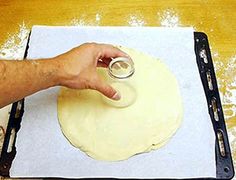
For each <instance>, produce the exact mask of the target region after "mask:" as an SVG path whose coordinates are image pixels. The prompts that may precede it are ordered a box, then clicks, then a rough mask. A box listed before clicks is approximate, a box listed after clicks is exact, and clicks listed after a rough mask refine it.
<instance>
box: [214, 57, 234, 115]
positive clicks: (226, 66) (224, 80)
mask: <svg viewBox="0 0 236 180" xmlns="http://www.w3.org/2000/svg"><path fill="white" fill-rule="evenodd" d="M213 57H216V59H218V57H219V54H218V53H216V54H215V53H213ZM214 67H215V71H216V74H220V78H218V79H217V82H218V87H219V90H223V89H224V90H225V92H221V91H220V96H221V102H222V105H223V109H224V115H225V119H226V120H227V119H230V118H233V117H236V55H235V56H233V57H232V58H230V59H229V61H228V62H227V63H223V62H222V61H219V60H216V61H214Z"/></svg>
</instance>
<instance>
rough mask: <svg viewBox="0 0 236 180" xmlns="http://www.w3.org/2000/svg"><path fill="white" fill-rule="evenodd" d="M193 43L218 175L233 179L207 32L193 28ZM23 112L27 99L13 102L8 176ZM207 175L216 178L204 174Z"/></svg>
mask: <svg viewBox="0 0 236 180" xmlns="http://www.w3.org/2000/svg"><path fill="white" fill-rule="evenodd" d="M29 38H30V35H29ZM28 43H29V39H28ZM28 43H27V47H26V51H25V55H24V57H25V58H26V57H27V52H28V48H29V47H28ZM194 44H195V54H196V62H197V66H198V69H199V75H200V77H201V81H202V85H203V88H204V91H205V95H206V100H207V104H208V111H209V115H210V117H211V122H212V127H213V129H214V132H215V155H216V157H215V159H216V179H232V178H233V177H234V167H233V161H232V157H231V152H230V145H229V140H228V135H227V131H226V126H225V120H224V114H223V110H222V105H221V101H220V96H219V91H218V86H217V81H216V75H215V71H214V66H213V62H212V57H211V52H210V48H209V43H208V38H207V35H206V34H204V33H202V32H194ZM23 113H24V99H22V100H20V101H18V102H15V103H13V105H12V108H11V112H10V117H9V122H8V126H7V130H6V135H5V139H4V143H3V148H2V152H1V157H0V175H1V176H3V177H9V170H10V168H11V164H12V161H13V160H14V158H15V155H16V153H17V149H16V147H15V142H16V139H17V132H18V131H19V129H20V125H21V121H22V117H23ZM68 168H69V167H68ZM196 168H197V167H196ZM193 171H194V169H193ZM106 179H109V178H106ZM110 179H115V178H110ZM194 179H198V178H194ZM199 179H203V178H199ZM204 179H214V178H209V177H205V178H204Z"/></svg>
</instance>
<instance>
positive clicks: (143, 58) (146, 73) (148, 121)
mask: <svg viewBox="0 0 236 180" xmlns="http://www.w3.org/2000/svg"><path fill="white" fill-rule="evenodd" d="M120 49H121V50H123V51H124V52H126V53H127V54H129V55H130V56H131V58H132V59H133V60H134V64H135V73H134V75H133V78H134V81H135V89H136V92H137V99H136V101H135V102H134V103H133V104H132V105H131V106H128V107H125V108H117V107H114V106H110V105H109V104H107V103H105V102H104V101H103V100H102V98H101V96H102V95H101V94H100V93H98V92H96V91H93V90H72V89H68V88H61V90H60V92H59V96H58V119H59V123H60V125H61V129H62V132H63V133H64V135H65V136H66V138H67V139H68V140H69V142H70V143H71V144H72V145H74V146H75V147H77V148H79V149H80V150H82V151H84V152H85V153H86V154H87V155H89V156H90V157H92V158H94V159H97V160H105V161H119V160H125V159H128V158H129V157H131V156H133V155H135V154H139V153H143V152H149V151H151V150H154V149H157V148H160V147H161V146H163V145H164V144H166V143H167V142H168V141H169V139H170V138H171V137H172V136H173V135H174V133H175V132H176V130H177V129H178V128H179V127H180V124H181V121H182V116H183V106H182V99H181V96H180V91H179V87H178V83H177V80H176V78H175V76H174V75H173V74H172V73H171V72H170V71H169V69H168V68H167V67H166V65H165V64H163V63H162V62H161V61H159V60H157V59H155V58H153V57H151V56H149V55H146V54H143V53H141V52H139V51H136V50H133V49H129V48H124V47H120ZM98 73H99V74H100V75H101V76H102V77H103V78H104V79H105V80H107V71H106V69H104V68H99V69H98Z"/></svg>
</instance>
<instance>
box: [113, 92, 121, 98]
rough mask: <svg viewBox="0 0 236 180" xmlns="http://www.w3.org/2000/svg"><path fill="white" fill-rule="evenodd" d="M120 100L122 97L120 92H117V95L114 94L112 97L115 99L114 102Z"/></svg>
mask: <svg viewBox="0 0 236 180" xmlns="http://www.w3.org/2000/svg"><path fill="white" fill-rule="evenodd" d="M120 98H121V95H120V93H119V92H116V93H115V94H114V96H112V99H113V100H120Z"/></svg>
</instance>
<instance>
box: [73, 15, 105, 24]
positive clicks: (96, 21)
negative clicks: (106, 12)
mask: <svg viewBox="0 0 236 180" xmlns="http://www.w3.org/2000/svg"><path fill="white" fill-rule="evenodd" d="M90 19H91V18H87V15H85V14H82V15H81V16H80V17H79V18H73V19H72V20H71V21H70V23H69V25H70V26H99V25H100V23H101V19H102V15H101V14H99V13H97V14H96V15H95V18H94V19H92V20H90Z"/></svg>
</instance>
